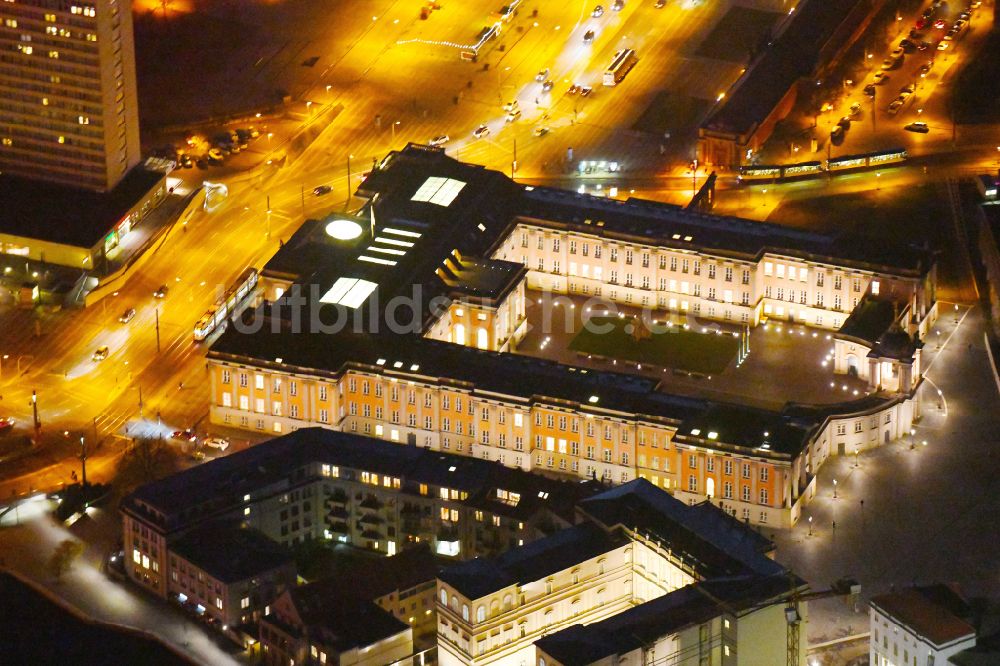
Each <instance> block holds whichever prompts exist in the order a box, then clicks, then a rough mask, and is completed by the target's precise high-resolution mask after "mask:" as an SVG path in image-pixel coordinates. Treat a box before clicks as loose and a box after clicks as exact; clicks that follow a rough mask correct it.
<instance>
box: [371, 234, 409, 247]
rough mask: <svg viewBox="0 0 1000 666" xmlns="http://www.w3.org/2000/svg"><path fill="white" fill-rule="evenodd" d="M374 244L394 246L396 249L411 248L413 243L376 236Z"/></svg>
mask: <svg viewBox="0 0 1000 666" xmlns="http://www.w3.org/2000/svg"><path fill="white" fill-rule="evenodd" d="M375 242H376V243H383V244H385V245H396V246H398V247H413V243H411V242H410V241H404V240H396V239H395V238H386V237H385V236H376V237H375Z"/></svg>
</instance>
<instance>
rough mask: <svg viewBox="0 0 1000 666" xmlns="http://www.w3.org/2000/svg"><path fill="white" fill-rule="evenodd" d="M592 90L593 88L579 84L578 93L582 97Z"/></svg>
mask: <svg viewBox="0 0 1000 666" xmlns="http://www.w3.org/2000/svg"><path fill="white" fill-rule="evenodd" d="M592 92H594V89H593V88H592V87H590V86H580V94H581V95H582V96H583V97H587V96H588V95H590V93H592Z"/></svg>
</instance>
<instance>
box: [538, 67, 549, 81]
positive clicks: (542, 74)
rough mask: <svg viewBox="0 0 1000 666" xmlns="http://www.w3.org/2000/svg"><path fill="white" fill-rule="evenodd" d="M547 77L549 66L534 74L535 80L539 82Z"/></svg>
mask: <svg viewBox="0 0 1000 666" xmlns="http://www.w3.org/2000/svg"><path fill="white" fill-rule="evenodd" d="M548 77H549V68H548V67H546V68H545V69H543V70H542V71H540V72H538V74H535V80H536V81H538V82H539V83H541V82H542V81H544V80H545V79H547V78H548Z"/></svg>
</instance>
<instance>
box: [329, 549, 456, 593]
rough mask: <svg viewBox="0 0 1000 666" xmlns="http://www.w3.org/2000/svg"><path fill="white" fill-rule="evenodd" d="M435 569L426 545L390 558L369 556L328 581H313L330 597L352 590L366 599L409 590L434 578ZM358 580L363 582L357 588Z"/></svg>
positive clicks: (435, 574) (436, 570)
mask: <svg viewBox="0 0 1000 666" xmlns="http://www.w3.org/2000/svg"><path fill="white" fill-rule="evenodd" d="M438 570H439V567H438V565H437V562H436V561H435V559H434V555H433V553H431V549H430V546H429V545H428V544H427V542H423V543H419V544H417V545H416V546H414V547H412V548H405V549H403V550H401V551H399V552H398V553H396V554H395V555H393V556H391V557H371V558H365V559H363V560H358V561H354V562H352V563H351V564H349V565H348V566H347V567H345V568H344V569H342V570H340V571H338V572H337V574H336V575H335V576H333V577H332V578H327V579H324V580H321V581H317V583H316V585H317V586H318V587H319V586H324V585H325V586H326V588H327V590H328V591H329V593H330V594H331V595H335V594H341V593H343V591H344V590H355V592H356V594H358V595H360V596H364V597H365V598H366V599H368V600H375V599H378V598H379V597H382V596H385V595H387V594H389V593H391V592H396V591H404V590H409V589H412V588H414V587H417V586H419V585H422V584H424V583H429V582H432V581H434V579H435V578H437V574H438ZM359 581H364V585H363V586H359V584H358V583H359Z"/></svg>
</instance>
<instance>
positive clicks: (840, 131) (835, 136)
mask: <svg viewBox="0 0 1000 666" xmlns="http://www.w3.org/2000/svg"><path fill="white" fill-rule="evenodd" d="M843 138H844V128H843V127H841V126H840V125H834V126H833V129H832V130H830V140H831V141H833V142H834V143H837V142H838V141H840V140H841V139H843Z"/></svg>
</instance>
